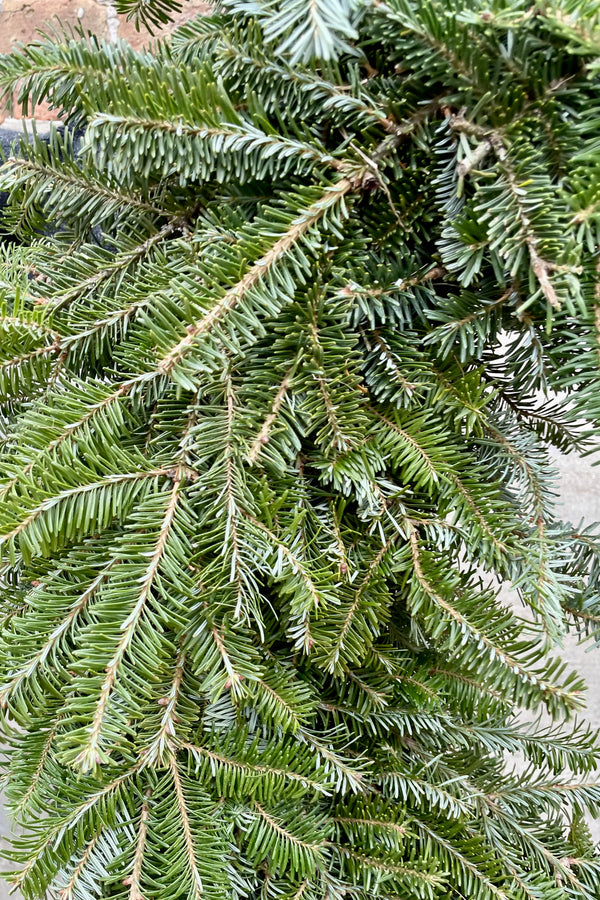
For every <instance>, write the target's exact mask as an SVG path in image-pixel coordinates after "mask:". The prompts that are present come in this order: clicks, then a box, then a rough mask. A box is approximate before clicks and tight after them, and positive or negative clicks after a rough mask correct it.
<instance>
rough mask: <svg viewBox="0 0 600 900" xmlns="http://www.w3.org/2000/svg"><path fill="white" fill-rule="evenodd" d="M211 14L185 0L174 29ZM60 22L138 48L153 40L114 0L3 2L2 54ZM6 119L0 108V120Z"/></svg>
mask: <svg viewBox="0 0 600 900" xmlns="http://www.w3.org/2000/svg"><path fill="white" fill-rule="evenodd" d="M207 11H208V4H207V3H206V2H205V0H183V5H182V11H181V12H180V13H177V14H176V15H175V16H174V22H173V25H171V26H170V27H171V28H172V27H175V26H176V25H178V24H180V23H181V22H184V21H185V20H186V19H189V18H191V17H192V16H195V15H197V14H198V13H201V12H207ZM57 19H58V20H59V21H60V22H62V23H64V24H67V25H77V24H80V25H82V26H83V28H84V29H85V30H86V31H93V32H94V33H95V34H98V35H100V36H101V37H104V38H106V39H107V40H110V41H116V40H117V39H119V38H124V39H125V40H127V41H129V42H130V43H131V44H133V46H134V47H141V46H142V45H143V44H144V43H145V42H146V41H147V40H148V37H149V35H148V32H147V31H145V30H142V31H139V32H138V31H136V29H135V26H134V25H133V23H132V22H127V21H126V20H125V16H119V15H117V13H116V11H115V7H114V3H113V2H111V0H0V53H9V52H10V50H11V48H12V47H14V45H15V44H16V43H18V42H23V43H27V42H29V41H32V40H34V39H35V37H36V33H37V31H38V30H39V29H43V28H44V25H46V24H49V25H51V24H52V22H54V23H55V24H56V21H57ZM9 115H10V112H9ZM14 115H17V116H18V115H20V110H19V109H16V108H15V109H14ZM2 118H3V112H2V108H1V107H0V121H1V120H2ZM36 118H37V119H47V118H53V114H52V113H48V111H47V110H46V109H44V108H38V109H36Z"/></svg>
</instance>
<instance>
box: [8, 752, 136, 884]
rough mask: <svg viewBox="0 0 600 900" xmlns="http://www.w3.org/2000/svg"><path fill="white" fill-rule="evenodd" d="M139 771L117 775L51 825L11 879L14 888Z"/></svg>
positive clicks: (133, 770)
mask: <svg viewBox="0 0 600 900" xmlns="http://www.w3.org/2000/svg"><path fill="white" fill-rule="evenodd" d="M138 769H139V765H136V766H133V767H132V768H130V769H127V771H125V772H123V773H122V774H121V775H118V776H117V777H116V778H114V779H113V780H112V781H111V782H109V783H108V784H106V785H104V786H102V787H100V788H98V790H97V791H95V792H94V793H93V794H91V795H90V796H89V797H88V798H87V799H86V800H84V801H83V803H79V804H77V805H76V806H74V807H73V808H72V809H71V811H70V812H69V813H68V814H67V815H66V816H65V817H64V818H63V819H61V820H60V821H59V822H57V823H56V824H54V825H51V826H50V827H49V828H48V830H47V832H46V835H45V837H44V839H43V841H42V842H41V843H40V844H39V846H38V847H37V849H36V851H35V853H33V854H32V855H31V857H30V859H29V862H28V863H27V865H26V866H25V867H24V868H23V869H21V871H20V872H19V873H18V875H17V876H16V877H15V878H14V879H13V881H12V884H13V886H14V887H15V888H21V887H22V886H23V885H24V884H25V882H26V881H27V878H28V877H29V875H30V873H31V871H32V869H33V868H34V866H36V865H37V864H38V863H39V862H40V861H41V860H42V858H43V857H44V855H45V854H46V853H47V852H48V851H49V850H51V848H52V847H53V846H54V845H55V844H56V842H57V841H59V840H60V838H61V837H62V836H63V835H64V834H65V833H66V832H67V831H68V829H73V828H75V827H76V826H77V823H78V822H80V821H81V820H82V819H83V818H84V816H85V815H86V813H88V812H90V811H91V810H93V809H94V807H95V806H97V805H98V804H100V802H101V801H102V800H104V799H105V798H106V797H109V796H110V795H111V794H114V793H115V792H116V791H117V790H118V789H119V788H120V787H121V785H123V784H126V783H127V782H128V781H129V780H130V779H131V778H133V776H134V775H136V774H137V772H138Z"/></svg>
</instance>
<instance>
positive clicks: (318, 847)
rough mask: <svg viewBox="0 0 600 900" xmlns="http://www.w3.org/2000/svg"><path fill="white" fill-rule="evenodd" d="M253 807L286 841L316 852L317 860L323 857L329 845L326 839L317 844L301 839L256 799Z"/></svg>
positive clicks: (310, 851)
mask: <svg viewBox="0 0 600 900" xmlns="http://www.w3.org/2000/svg"><path fill="white" fill-rule="evenodd" d="M252 809H253V810H256V812H257V813H258V815H259V816H260V818H261V819H262V820H263V821H264V822H265V823H266V824H267V825H268V826H269V828H271V829H272V830H273V831H274V832H276V834H277V835H279V836H280V837H281V838H282V839H283V840H284V841H286V842H288V843H290V844H294V845H295V846H296V847H300V848H302V849H303V850H308V851H309V853H314V854H315V857H316V859H317V860H319V859H320V857H321V851H322V850H323V848H324V847H325V846H326V845H327V842H326V841H319V843H317V844H312V843H309V842H308V841H303V840H301V839H300V838H299V837H298V836H297V835H296V834H294V833H293V832H291V831H289V830H288V829H287V828H284V827H283V825H281V824H280V823H279V822H278V821H277V819H276V818H275V817H274V816H273V815H272V814H271V813H269V812H267V810H266V809H264V808H263V807H262V806H261V805H260V803H259V802H258V801H257V800H255V801H254V802H253V804H252Z"/></svg>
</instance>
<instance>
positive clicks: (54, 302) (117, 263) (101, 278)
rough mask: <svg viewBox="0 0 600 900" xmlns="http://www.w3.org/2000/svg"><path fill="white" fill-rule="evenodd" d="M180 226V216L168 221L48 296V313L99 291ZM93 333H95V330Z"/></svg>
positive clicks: (72, 340) (73, 338)
mask: <svg viewBox="0 0 600 900" xmlns="http://www.w3.org/2000/svg"><path fill="white" fill-rule="evenodd" d="M180 227H181V220H180V219H179V218H178V219H173V220H171V221H170V222H167V224H166V225H163V227H162V228H160V229H159V230H158V231H157V232H155V233H154V234H152V235H150V237H149V238H147V239H146V240H145V241H142V243H141V244H139V245H138V246H137V247H134V248H133V249H132V250H127V251H126V252H125V253H121V254H116V255H115V256H114V258H113V259H112V260H111V261H110V262H109V263H108V264H107V265H105V266H104V268H102V269H101V270H100V271H99V272H94V274H93V275H90V276H89V278H86V279H85V280H84V281H82V282H81V283H80V284H77V285H74V286H73V287H72V288H69V290H67V291H64V292H63V293H62V294H61V295H60V296H58V297H50V298H48V299H47V300H46V301H45V302H46V303H47V304H48V306H47V310H48V313H49V314H51V313H55V312H58V311H59V310H61V309H62V308H63V307H64V306H68V305H69V304H70V303H72V302H73V301H74V300H77V299H78V298H79V297H81V296H82V295H83V294H85V293H87V292H88V291H92V290H93V291H97V290H98V289H99V288H100V287H101V285H102V284H103V283H104V282H106V281H108V280H109V279H110V278H112V277H113V276H114V275H116V274H118V273H119V272H122V271H124V270H125V269H127V268H128V267H129V266H130V265H131V264H132V263H134V262H137V261H138V260H140V259H142V258H143V257H144V256H146V255H147V254H148V253H149V251H150V250H151V249H152V248H153V247H154V246H156V244H160V243H161V242H162V241H164V240H166V239H167V238H168V237H171V235H172V234H173V233H174V232H175V231H177V230H178V229H179V228H180ZM115 315H116V314H115ZM101 326H102V322H95V323H94V324H93V325H92V326H91V328H92V329H94V328H96V327H101ZM91 333H93V331H92V332H91ZM83 336H86V334H85V333H84V335H79V334H76V335H70V336H68V337H63V338H62V341H63V345H64V346H66V347H70V346H73V345H75V344H76V343H77V341H78V340H79V339H80V338H81V337H83Z"/></svg>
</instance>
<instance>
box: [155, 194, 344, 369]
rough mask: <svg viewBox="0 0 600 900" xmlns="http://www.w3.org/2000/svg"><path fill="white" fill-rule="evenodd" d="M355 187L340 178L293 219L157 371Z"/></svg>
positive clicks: (169, 366) (180, 354)
mask: <svg viewBox="0 0 600 900" xmlns="http://www.w3.org/2000/svg"><path fill="white" fill-rule="evenodd" d="M359 182H360V179H359ZM356 187H357V179H356V178H342V179H340V181H338V182H337V183H336V184H334V185H333V186H331V187H329V188H327V190H326V191H325V193H324V194H323V196H322V197H321V198H320V199H319V200H317V201H316V202H315V203H313V204H312V205H311V206H310V207H309V208H308V209H307V210H306V211H305V212H304V213H303V214H302V215H301V216H299V217H298V218H296V219H295V220H294V221H293V222H292V224H291V226H290V228H289V229H288V231H287V232H286V233H285V234H284V235H283V237H280V238H279V239H278V240H277V241H276V242H275V243H274V244H273V246H272V247H271V249H270V250H268V251H267V253H265V254H264V256H262V257H261V258H260V259H258V260H257V261H256V262H255V263H254V265H253V266H252V267H251V268H250V269H249V270H248V271H247V272H246V274H245V275H244V277H243V278H242V279H241V281H239V282H238V283H237V284H236V285H234V286H233V287H231V288H229V290H227V291H226V292H225V293H224V294H223V296H222V297H221V298H220V299H219V300H218V301H217V303H216V304H215V305H214V306H213V307H212V308H211V309H210V310H209V311H208V312H207V313H206V315H205V316H204V317H203V318H202V319H200V320H199V321H198V322H196V323H194V324H193V325H190V326H189V328H188V333H187V335H186V336H185V337H184V338H182V339H181V340H180V341H179V343H178V344H176V345H175V346H174V347H173V348H172V349H171V350H170V351H169V352H168V353H167V354H166V355H165V356H164V357H163V359H161V360H160V362H159V363H158V371H159V372H161V373H162V374H165V375H168V374H169V373H170V372H171V371H172V370H173V368H174V367H175V366H176V365H177V364H178V363H179V362H180V361H181V360H182V359H183V358H184V356H185V355H186V354H187V353H188V352H189V350H190V349H191V348H192V347H193V345H194V344H195V342H196V341H197V340H198V338H200V337H201V336H202V335H203V334H207V333H209V332H210V331H211V330H212V329H213V328H214V326H215V325H216V324H217V323H218V322H219V321H220V320H221V319H222V318H223V317H224V316H226V315H227V313H229V312H231V311H232V310H233V309H235V307H236V306H237V305H238V303H240V301H241V300H242V299H243V298H244V296H245V295H246V294H247V293H248V292H249V291H251V290H252V289H253V288H254V287H255V286H256V285H257V284H258V283H259V282H260V281H261V280H262V279H263V278H265V277H267V276H268V274H269V270H270V269H271V268H273V267H274V266H275V265H276V264H277V263H278V262H279V260H280V259H281V258H282V257H284V256H285V255H286V253H288V252H289V251H290V250H291V248H292V247H293V246H294V245H295V244H297V243H298V242H299V241H300V240H301V239H302V238H303V237H304V235H305V234H306V233H307V232H308V230H309V228H311V227H312V226H314V225H316V224H317V222H319V220H320V219H322V218H323V216H324V215H325V214H326V213H327V211H328V210H329V209H330V208H332V207H334V206H336V205H337V204H338V203H340V202H342V200H343V198H344V197H345V195H346V194H348V193H349V192H350V191H353V190H356Z"/></svg>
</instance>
